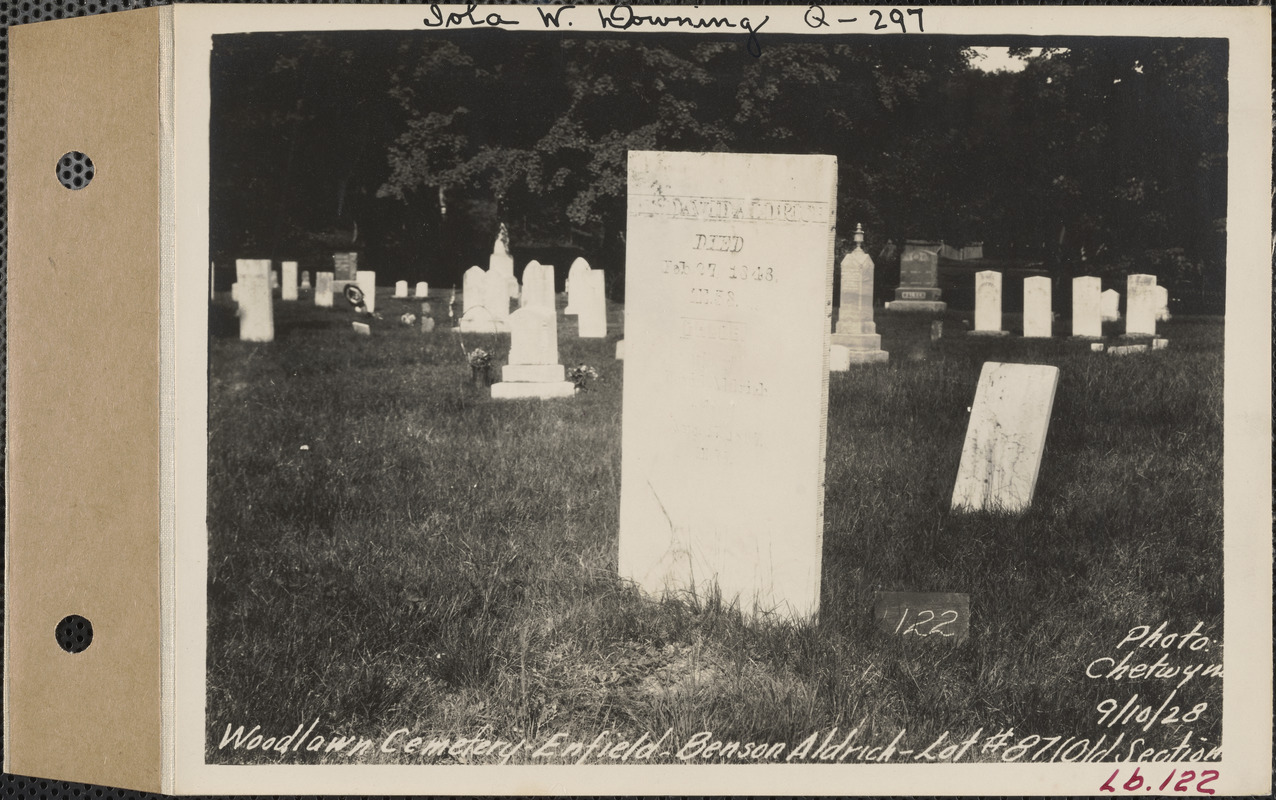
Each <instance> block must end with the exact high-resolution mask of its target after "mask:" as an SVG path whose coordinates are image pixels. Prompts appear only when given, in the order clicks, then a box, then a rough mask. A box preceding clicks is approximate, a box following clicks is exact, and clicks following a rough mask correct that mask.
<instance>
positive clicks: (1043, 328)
mask: <svg viewBox="0 0 1276 800" xmlns="http://www.w3.org/2000/svg"><path fill="white" fill-rule="evenodd" d="M1053 316H1054V314H1053V311H1052V310H1051V302H1050V279H1049V278H1047V277H1045V276H1043V275H1036V276H1033V277H1031V278H1024V279H1023V335H1024V336H1027V337H1046V338H1048V337H1049V336H1051V335H1052V334H1053V333H1054V330H1053V329H1054V324H1053Z"/></svg>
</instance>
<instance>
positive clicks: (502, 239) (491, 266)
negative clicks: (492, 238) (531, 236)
mask: <svg viewBox="0 0 1276 800" xmlns="http://www.w3.org/2000/svg"><path fill="white" fill-rule="evenodd" d="M487 271H488V273H490V274H497V275H500V276H501V279H502V281H503V282H504V286H505V290H506V292H508V294H507V295H506V297H507V298H510V297H518V279H517V278H515V277H514V256H512V255H510V234H509V229H507V228H506V227H505V223H504V222H502V223H501V229H500V230H499V231H498V232H497V234H496V242H495V243H494V244H493V245H492V254H491V255H490V256H488V258H487Z"/></svg>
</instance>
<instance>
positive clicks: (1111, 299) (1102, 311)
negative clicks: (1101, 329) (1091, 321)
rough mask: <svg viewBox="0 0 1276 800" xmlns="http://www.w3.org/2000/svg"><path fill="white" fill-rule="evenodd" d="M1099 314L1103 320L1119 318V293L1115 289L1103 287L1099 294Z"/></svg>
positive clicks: (1111, 320) (1112, 320)
mask: <svg viewBox="0 0 1276 800" xmlns="http://www.w3.org/2000/svg"><path fill="white" fill-rule="evenodd" d="M1099 316H1101V317H1102V318H1103V321H1104V322H1116V321H1117V320H1119V319H1121V293H1120V292H1118V291H1117V290H1116V289H1104V290H1103V293H1102V294H1100V295H1099Z"/></svg>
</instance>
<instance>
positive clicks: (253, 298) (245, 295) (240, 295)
mask: <svg viewBox="0 0 1276 800" xmlns="http://www.w3.org/2000/svg"><path fill="white" fill-rule="evenodd" d="M273 274H274V273H272V272H271V271H270V261H269V260H268V259H251V258H241V259H239V260H237V261H236V262H235V286H236V287H237V288H236V289H235V292H234V294H235V298H236V299H237V300H238V302H239V338H240V339H242V340H244V341H245V342H271V341H274V339H275V316H274V314H275V312H274V305H273V303H272V301H271V297H270V276H271V275H273Z"/></svg>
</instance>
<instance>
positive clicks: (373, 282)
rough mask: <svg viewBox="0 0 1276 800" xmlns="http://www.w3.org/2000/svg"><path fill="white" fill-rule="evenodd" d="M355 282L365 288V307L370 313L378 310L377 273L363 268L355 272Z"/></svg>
mask: <svg viewBox="0 0 1276 800" xmlns="http://www.w3.org/2000/svg"><path fill="white" fill-rule="evenodd" d="M354 278H355V282H356V283H358V284H359V288H360V289H362V290H363V307H364V308H365V309H366V310H367V312H368V313H369V314H371V313H373V312H375V311H376V310H377V273H375V272H373V271H372V270H369V269H361V270H359V271H358V272H356V273H355V274H354Z"/></svg>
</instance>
